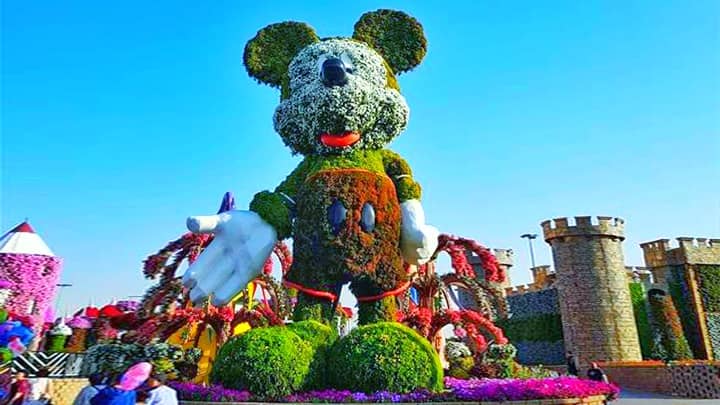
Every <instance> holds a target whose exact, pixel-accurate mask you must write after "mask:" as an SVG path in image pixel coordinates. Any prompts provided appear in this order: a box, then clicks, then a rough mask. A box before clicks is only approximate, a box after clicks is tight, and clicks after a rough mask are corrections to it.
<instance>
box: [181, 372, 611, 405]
mask: <svg viewBox="0 0 720 405" xmlns="http://www.w3.org/2000/svg"><path fill="white" fill-rule="evenodd" d="M171 385H172V387H173V388H175V389H176V390H177V391H178V397H179V398H180V399H181V400H185V401H208V402H248V401H262V400H263V398H258V397H255V396H253V395H252V394H250V393H249V392H247V391H237V390H231V389H225V388H222V387H220V386H217V385H215V386H211V387H203V386H200V385H197V384H192V383H171ZM445 388H446V390H445V392H442V393H437V394H434V393H430V392H428V391H424V390H421V391H415V392H411V393H408V394H395V393H392V392H387V391H379V392H376V393H373V394H365V393H362V392H359V393H358V392H351V391H345V390H322V391H310V392H304V393H297V394H292V395H289V396H287V397H285V398H283V399H282V402H290V403H301V402H302V403H351V402H365V403H376V402H415V403H418V402H453V401H472V402H477V401H523V400H534V399H552V398H585V397H591V396H595V395H605V396H608V397H610V398H616V397H617V396H618V394H619V393H620V389H619V388H618V387H617V386H615V385H613V384H605V383H601V382H596V381H590V380H582V379H579V378H575V377H557V378H533V379H526V380H522V379H470V380H461V379H456V378H451V377H447V378H445Z"/></svg>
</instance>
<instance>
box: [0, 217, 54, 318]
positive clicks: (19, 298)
mask: <svg viewBox="0 0 720 405" xmlns="http://www.w3.org/2000/svg"><path fill="white" fill-rule="evenodd" d="M60 268H61V260H60V258H59V257H57V256H55V255H54V254H53V252H52V251H51V250H50V248H48V246H47V245H46V244H45V242H44V241H43V240H42V238H40V236H39V235H38V234H37V233H35V231H34V230H33V229H32V227H31V226H30V224H28V223H27V222H23V223H22V224H20V225H18V226H16V227H15V228H13V229H12V230H10V231H9V232H7V233H6V234H4V235H3V236H2V237H0V279H2V280H5V281H6V284H8V285H9V290H10V296H9V297H7V302H6V303H5V308H6V309H8V310H9V311H11V312H13V313H14V314H16V315H18V316H26V317H29V318H30V319H32V320H33V323H34V326H35V327H38V326H41V325H42V323H43V321H44V315H45V311H46V310H47V308H48V307H49V306H51V305H52V300H53V299H54V298H55V292H56V289H57V282H58V278H59V277H60Z"/></svg>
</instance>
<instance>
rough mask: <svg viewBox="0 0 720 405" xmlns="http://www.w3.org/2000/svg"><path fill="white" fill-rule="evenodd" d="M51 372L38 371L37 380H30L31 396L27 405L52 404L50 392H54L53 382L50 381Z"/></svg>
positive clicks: (44, 369)
mask: <svg viewBox="0 0 720 405" xmlns="http://www.w3.org/2000/svg"><path fill="white" fill-rule="evenodd" d="M49 376H50V371H48V369H47V368H42V369H40V370H38V372H37V373H36V374H35V378H30V395H29V397H28V400H27V401H26V402H25V405H45V404H50V403H51V397H50V392H51V390H52V381H50V378H49Z"/></svg>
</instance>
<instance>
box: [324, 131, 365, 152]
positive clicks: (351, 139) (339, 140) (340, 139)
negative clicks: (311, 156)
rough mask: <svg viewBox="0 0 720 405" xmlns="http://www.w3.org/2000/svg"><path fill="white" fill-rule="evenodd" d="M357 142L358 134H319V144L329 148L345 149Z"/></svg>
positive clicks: (350, 132) (351, 132)
mask: <svg viewBox="0 0 720 405" xmlns="http://www.w3.org/2000/svg"><path fill="white" fill-rule="evenodd" d="M359 140H360V133H359V132H355V131H345V132H343V133H342V134H328V133H324V134H320V142H322V143H323V145H325V146H329V147H331V148H346V147H348V146H352V145H354V144H355V142H357V141H359Z"/></svg>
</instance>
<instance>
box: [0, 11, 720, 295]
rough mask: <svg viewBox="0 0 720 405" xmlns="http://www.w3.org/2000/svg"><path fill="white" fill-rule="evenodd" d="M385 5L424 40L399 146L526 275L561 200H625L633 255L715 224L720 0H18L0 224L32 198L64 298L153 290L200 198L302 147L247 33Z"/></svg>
mask: <svg viewBox="0 0 720 405" xmlns="http://www.w3.org/2000/svg"><path fill="white" fill-rule="evenodd" d="M381 7H382V8H397V9H402V10H405V11H407V12H409V13H410V14H412V15H414V16H415V17H416V18H418V19H419V20H420V21H421V22H422V24H423V25H424V27H425V31H426V34H427V37H428V41H429V48H428V54H427V57H426V59H425V61H424V62H423V64H422V65H421V66H420V67H419V68H417V69H416V70H415V71H413V72H410V73H408V74H406V75H402V76H401V77H400V78H399V80H400V85H401V87H402V89H403V93H404V95H405V97H406V98H407V100H408V103H409V104H410V107H411V110H412V113H411V119H410V125H409V127H408V129H407V130H406V131H405V133H404V134H402V135H401V136H400V137H399V138H398V139H397V140H396V141H395V142H394V143H393V144H392V145H391V147H392V148H393V149H394V150H396V151H398V152H399V153H401V154H402V155H403V156H404V157H405V158H406V159H407V160H408V161H409V162H410V164H411V165H412V167H413V169H414V171H415V175H416V178H417V179H418V180H419V181H420V182H421V184H422V185H423V187H424V190H425V194H424V204H425V208H426V212H427V215H428V218H429V219H430V221H431V222H432V223H433V224H435V225H437V226H438V227H439V228H440V229H441V230H442V231H444V232H449V233H454V234H457V235H462V236H467V237H472V238H476V239H477V240H479V241H480V242H482V243H484V244H486V245H489V246H491V247H506V248H513V249H514V250H515V251H516V259H517V260H516V261H517V266H516V269H515V271H514V272H513V274H512V277H513V279H514V281H517V282H518V283H524V282H527V281H528V280H529V275H528V271H527V268H528V265H529V258H528V254H527V246H526V245H525V243H524V242H525V241H524V240H521V239H520V238H519V235H521V234H522V233H526V232H535V233H541V232H540V228H539V223H540V222H541V221H542V220H545V219H548V218H553V217H558V216H573V215H583V214H585V215H612V216H621V217H623V218H625V219H626V222H627V241H626V243H625V252H626V257H627V263H628V264H632V265H641V264H642V258H641V251H640V249H639V247H638V246H637V245H638V243H640V242H644V241H649V240H654V239H658V238H662V237H671V238H672V237H675V236H707V237H710V236H714V237H718V236H720V191H719V187H718V186H719V184H718V183H719V182H718V179H720V167H719V165H720V163H719V162H720V158H719V156H720V118H719V116H718V114H720V79H719V77H720V75H719V72H720V28H719V25H720V23H719V19H720V17H719V16H720V3H718V2H716V1H671V2H669V1H551V2H545V1H543V2H537V1H527V2H519V1H518V2H497V1H480V2H475V1H467V2H398V1H383V2H377V1H369V2H360V1H358V2H351V1H345V2H337V1H333V2H329V1H328V2H314V3H312V4H309V3H308V2H298V1H295V2H287V3H284V4H283V5H280V4H279V3H278V2H267V4H264V3H263V2H224V3H223V2H210V3H206V2H189V1H188V2H175V1H152V2H147V1H145V2H136V1H126V2H97V1H88V2H43V1H32V2H27V1H5V2H3V8H2V116H1V118H2V166H1V170H2V195H0V201H1V205H2V209H1V213H2V218H1V224H0V225H1V226H2V228H3V229H7V228H9V227H11V226H13V225H14V224H16V223H18V222H20V221H22V220H23V218H25V217H29V218H30V221H31V223H32V224H33V226H35V228H36V229H37V230H38V231H39V232H40V233H41V234H42V236H43V237H44V238H45V240H46V241H47V243H48V244H49V245H50V247H51V248H52V249H53V250H54V251H55V252H56V253H57V254H58V255H60V256H62V257H64V259H65V270H64V273H63V276H62V279H63V281H64V282H69V283H73V284H74V287H72V289H70V290H68V291H67V295H66V296H65V298H64V299H63V301H64V303H63V304H62V306H63V307H64V306H65V305H66V304H67V305H69V306H70V307H71V308H73V307H76V306H78V305H82V304H85V303H87V301H88V299H89V298H91V297H92V299H93V300H94V302H95V303H96V304H97V303H100V302H102V301H104V300H108V299H110V298H111V297H117V298H123V297H126V296H128V295H136V294H141V293H142V292H143V291H144V288H145V286H146V285H147V283H146V282H145V281H144V280H143V279H142V277H141V272H140V269H141V262H142V260H143V259H144V258H145V257H146V255H148V254H149V253H152V252H154V251H156V250H157V249H159V248H160V247H162V246H164V244H165V243H166V242H167V241H169V240H171V239H174V238H176V237H177V236H179V235H180V234H181V233H182V232H183V231H184V222H185V217H186V216H187V215H192V214H202V213H212V212H214V211H215V210H216V209H217V206H218V205H219V202H220V198H221V197H222V194H223V192H225V191H226V190H230V191H233V192H234V193H235V195H236V198H237V200H238V202H239V206H240V207H241V208H245V207H247V202H248V201H249V200H250V198H251V197H252V195H253V194H254V193H255V192H257V191H259V190H263V189H266V188H272V187H275V185H276V184H277V183H278V182H279V181H280V180H281V179H283V178H284V176H285V175H286V174H287V173H288V172H289V171H290V170H291V169H292V168H293V167H294V165H295V164H296V163H297V162H298V158H294V157H291V155H290V153H289V151H288V150H287V149H286V148H285V147H284V146H283V144H282V142H281V140H280V137H279V136H278V135H277V134H275V133H274V132H273V128H272V113H273V110H274V108H275V106H276V104H277V102H278V98H279V96H278V92H277V91H276V90H274V89H271V88H269V87H265V86H260V85H258V84H256V83H254V82H253V81H252V80H251V79H250V78H249V77H248V76H247V74H246V73H245V70H244V68H243V66H242V50H243V47H244V45H245V43H246V41H247V40H248V39H249V38H251V37H252V36H253V35H254V34H255V32H256V31H257V30H259V29H260V28H262V27H264V26H265V25H267V24H270V23H273V22H279V21H283V20H298V21H305V22H308V23H310V24H311V25H312V26H313V27H315V28H316V30H317V31H318V33H319V34H320V35H321V36H339V35H342V36H347V35H350V34H351V33H352V27H353V24H354V23H355V21H356V20H357V19H358V17H359V16H360V15H361V14H362V13H363V12H365V11H369V10H374V9H377V8H381ZM536 250H537V257H538V262H539V263H549V262H550V254H549V249H548V248H547V245H545V244H544V243H543V242H541V241H540V240H538V243H536Z"/></svg>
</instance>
